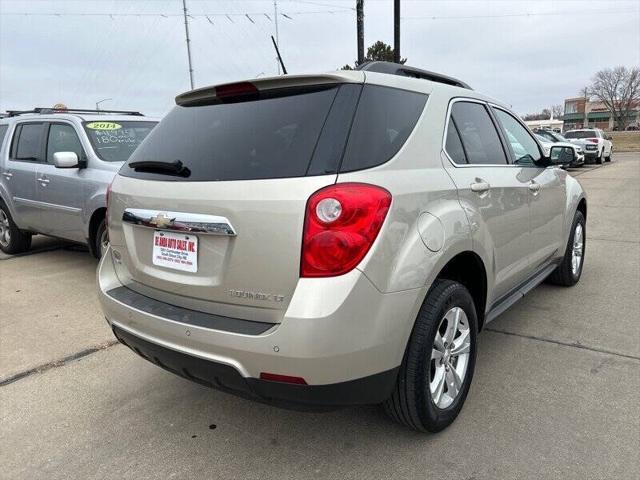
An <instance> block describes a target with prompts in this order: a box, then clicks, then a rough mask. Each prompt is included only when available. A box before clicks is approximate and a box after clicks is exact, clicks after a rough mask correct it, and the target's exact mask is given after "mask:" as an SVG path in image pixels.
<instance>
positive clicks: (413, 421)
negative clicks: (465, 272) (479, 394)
mask: <svg viewBox="0 0 640 480" xmlns="http://www.w3.org/2000/svg"><path fill="white" fill-rule="evenodd" d="M477 324H478V322H477V316H476V309H475V306H474V303H473V299H472V298H471V295H470V294H469V292H468V290H467V289H466V288H465V287H464V286H463V285H461V284H460V283H458V282H454V281H452V280H436V282H435V283H434V285H433V287H431V290H430V291H429V293H428V294H427V297H426V299H425V301H424V303H423V304H422V307H421V309H420V312H419V313H418V318H417V319H416V323H415V325H414V327H413V332H412V333H411V338H410V339H409V344H408V345H407V349H406V351H405V355H404V359H403V361H402V365H401V367H400V372H399V373H398V379H397V382H396V386H395V389H394V391H393V393H392V395H391V397H390V398H389V399H387V400H386V401H385V402H384V409H385V411H386V412H387V414H388V415H389V416H390V417H391V418H392V419H394V420H395V421H397V422H398V423H401V424H403V425H405V426H407V427H409V428H412V429H414V430H418V431H421V432H425V431H427V432H439V431H440V430H442V429H444V428H446V427H448V426H449V425H450V424H451V423H453V421H454V420H455V419H456V417H457V416H458V414H459V413H460V410H461V409H462V405H463V404H464V401H465V399H466V397H467V393H468V392H469V387H470V385H471V379H472V378H473V371H474V368H475V363H476V335H477Z"/></svg>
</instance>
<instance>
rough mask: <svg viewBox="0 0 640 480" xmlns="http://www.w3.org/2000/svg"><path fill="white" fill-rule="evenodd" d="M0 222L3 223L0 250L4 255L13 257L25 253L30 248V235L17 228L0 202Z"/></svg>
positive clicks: (0, 232)
mask: <svg viewBox="0 0 640 480" xmlns="http://www.w3.org/2000/svg"><path fill="white" fill-rule="evenodd" d="M0 222H3V225H2V227H4V228H0V234H1V235H2V238H0V250H2V251H3V252H4V253H8V254H10V255H14V254H16V253H22V252H26V251H27V250H29V248H31V234H30V233H27V232H23V231H21V230H20V229H19V228H18V226H17V225H16V224H15V222H14V221H13V218H12V217H11V213H10V212H9V209H8V208H7V206H6V205H5V204H4V202H3V201H1V200H0ZM5 231H8V233H9V238H8V239H7V238H6V236H5V235H4V232H5Z"/></svg>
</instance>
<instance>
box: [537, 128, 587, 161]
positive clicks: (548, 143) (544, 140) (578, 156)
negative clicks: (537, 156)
mask: <svg viewBox="0 0 640 480" xmlns="http://www.w3.org/2000/svg"><path fill="white" fill-rule="evenodd" d="M547 132H548V133H554V132H549V131H547ZM535 136H536V138H537V139H538V140H539V141H540V143H541V145H542V148H543V149H544V151H545V155H547V156H550V155H551V147H553V146H554V145H557V146H560V147H568V148H570V149H571V150H572V151H573V155H565V156H566V160H565V162H564V163H563V164H562V166H563V168H569V167H581V166H582V165H584V154H583V153H582V148H581V147H580V146H579V145H574V144H573V143H569V142H568V141H567V142H560V141H552V140H549V137H550V135H546V136H543V135H542V134H541V133H540V130H537V131H536V133H535Z"/></svg>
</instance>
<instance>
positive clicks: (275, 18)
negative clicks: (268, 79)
mask: <svg viewBox="0 0 640 480" xmlns="http://www.w3.org/2000/svg"><path fill="white" fill-rule="evenodd" d="M273 21H274V22H275V24H276V52H277V50H278V46H279V45H280V37H279V36H278V2H277V0H273ZM276 65H277V66H278V75H280V59H279V58H278V57H277V56H276Z"/></svg>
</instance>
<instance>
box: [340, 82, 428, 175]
mask: <svg viewBox="0 0 640 480" xmlns="http://www.w3.org/2000/svg"><path fill="white" fill-rule="evenodd" d="M426 101H427V95H425V94H423V93H416V92H409V91H406V90H399V89H396V88H390V87H382V86H378V85H365V87H364V89H363V90H362V95H361V97H360V102H359V103H358V110H357V112H356V116H355V118H354V120H353V126H352V127H351V134H350V136H349V141H348V143H347V148H346V151H345V154H344V159H343V161H342V167H341V168H340V172H351V171H354V170H363V169H365V168H371V167H375V166H378V165H382V164H383V163H385V162H387V161H388V160H390V159H391V158H392V157H393V156H394V155H395V154H396V153H398V150H400V147H402V145H404V143H405V142H406V141H407V138H409V135H410V134H411V132H412V131H413V129H414V128H415V126H416V123H417V122H418V118H420V115H421V114H422V111H423V110H424V106H425V103H426Z"/></svg>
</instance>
